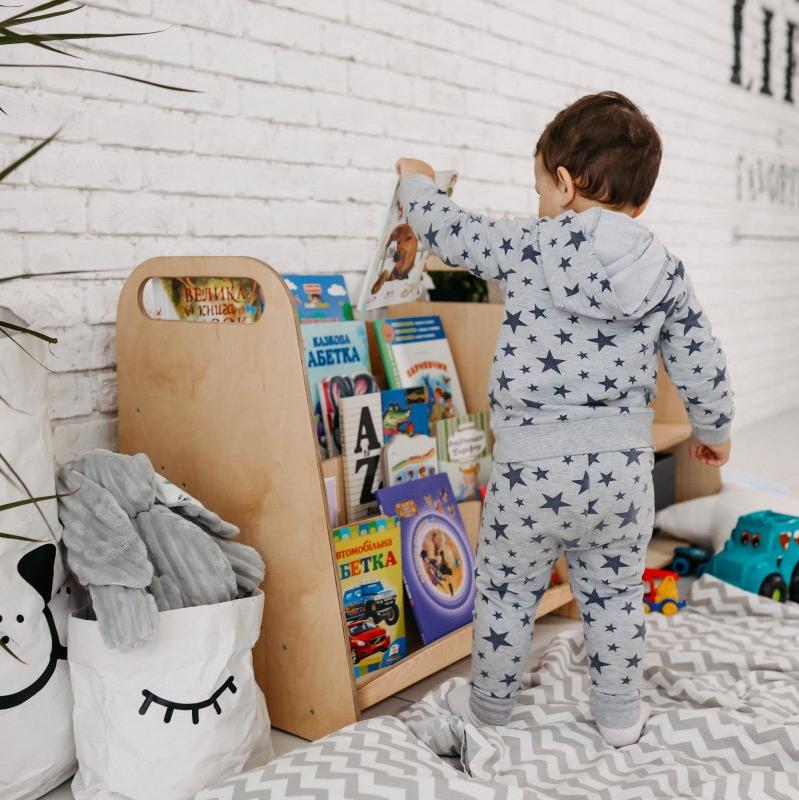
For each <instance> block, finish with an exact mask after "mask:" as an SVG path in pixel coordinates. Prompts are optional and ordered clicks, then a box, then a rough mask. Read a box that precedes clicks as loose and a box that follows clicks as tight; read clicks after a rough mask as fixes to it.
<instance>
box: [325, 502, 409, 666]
mask: <svg viewBox="0 0 799 800" xmlns="http://www.w3.org/2000/svg"><path fill="white" fill-rule="evenodd" d="M331 535H332V537H333V549H334V551H335V554H336V566H337V568H338V578H339V582H340V583H341V604H342V606H343V609H344V618H345V620H346V623H347V630H348V632H349V636H350V651H351V653H352V668H353V672H354V673H355V677H360V676H361V675H365V674H366V673H368V672H372V671H374V670H377V669H380V668H381V667H388V666H390V665H391V664H396V663H397V662H398V661H399V660H400V659H401V658H403V657H404V656H405V654H406V652H407V644H406V639H405V609H404V602H403V593H402V548H401V545H400V527H399V520H398V519H397V518H396V517H393V516H390V517H378V518H376V519H370V520H366V521H364V522H359V523H356V524H353V525H345V526H343V527H341V528H336V529H335V530H334V531H333V532H332V534H331Z"/></svg>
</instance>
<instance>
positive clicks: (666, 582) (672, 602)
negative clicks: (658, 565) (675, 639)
mask: <svg viewBox="0 0 799 800" xmlns="http://www.w3.org/2000/svg"><path fill="white" fill-rule="evenodd" d="M679 577H680V576H679V575H678V574H677V573H676V572H670V571H669V570H666V569H645V570H644V576H643V580H644V583H645V584H646V585H647V592H646V594H645V595H644V612H645V613H647V614H648V613H650V612H651V611H660V613H661V614H665V615H666V616H667V617H670V616H671V615H672V614H676V613H677V612H678V611H679V610H680V609H681V608H682V607H683V606H684V605H685V600H680V592H679V590H678V589H677V580H678V579H679Z"/></svg>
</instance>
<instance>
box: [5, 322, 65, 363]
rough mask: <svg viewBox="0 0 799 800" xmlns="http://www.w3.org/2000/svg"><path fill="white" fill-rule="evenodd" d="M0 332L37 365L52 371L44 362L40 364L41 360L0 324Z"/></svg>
mask: <svg viewBox="0 0 799 800" xmlns="http://www.w3.org/2000/svg"><path fill="white" fill-rule="evenodd" d="M0 333H2V334H3V336H5V337H7V338H8V339H10V340H11V341H12V342H13V343H14V344H15V345H16V346H17V347H18V348H19V349H20V350H22V352H23V353H25V355H26V356H28V358H31V359H33V360H34V361H35V362H36V363H37V364H38V365H39V366H40V367H41V368H42V369H46V370H47V371H48V372H52V371H53V370H51V369H50V367H48V366H47V365H46V364H42V362H41V361H39V359H38V358H36V356H35V355H33V353H31V351H30V350H28V349H27V348H26V347H24V346H23V345H21V344H20V343H19V342H18V341H17V340H16V339H15V338H14V337H13V336H12V335H11V334H10V333H8V332H7V331H6V330H5V329H4V328H3V327H1V326H0Z"/></svg>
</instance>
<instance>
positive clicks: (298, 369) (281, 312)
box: [117, 256, 720, 739]
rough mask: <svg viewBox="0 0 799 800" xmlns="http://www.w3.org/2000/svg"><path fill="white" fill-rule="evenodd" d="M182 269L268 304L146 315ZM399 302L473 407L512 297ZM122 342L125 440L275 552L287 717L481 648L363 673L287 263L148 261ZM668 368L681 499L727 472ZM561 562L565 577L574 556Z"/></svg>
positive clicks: (562, 593) (279, 666) (273, 674)
mask: <svg viewBox="0 0 799 800" xmlns="http://www.w3.org/2000/svg"><path fill="white" fill-rule="evenodd" d="M182 276H200V277H202V276H204V277H216V276H231V277H244V278H252V279H254V280H256V281H257V282H258V283H259V284H260V286H261V288H262V289H263V293H264V298H265V301H266V305H265V310H264V313H263V315H262V317H261V318H260V319H259V320H258V321H257V322H255V323H253V324H249V325H236V324H229V325H210V324H200V323H196V322H183V321H171V320H161V319H151V318H149V317H148V316H147V315H146V313H145V312H144V309H143V307H142V304H141V299H140V298H141V292H142V288H143V286H144V284H145V283H146V281H147V280H148V279H150V278H153V277H182ZM388 313H389V314H390V315H392V316H413V315H420V314H438V315H439V316H440V317H441V319H442V321H443V324H444V328H445V330H446V332H447V337H448V339H449V341H450V346H451V348H452V352H453V356H454V359H455V364H456V366H457V369H458V374H459V377H460V381H461V384H462V388H463V393H464V396H465V399H466V405H467V408H469V410H470V411H480V410H488V398H487V387H488V375H489V371H490V366H491V361H492V355H493V349H494V344H495V341H496V338H497V333H498V330H499V326H500V324H501V320H502V306H501V305H499V304H496V303H409V304H405V305H402V306H395V307H393V308H391V309H388ZM117 347H118V358H117V362H118V378H119V447H120V450H121V452H124V453H137V452H144V453H146V454H147V455H148V456H149V457H150V459H151V461H152V463H153V465H154V466H155V468H156V470H158V471H159V472H161V473H163V474H165V475H167V476H168V477H169V478H170V479H171V480H172V481H173V482H174V483H176V484H177V485H179V486H182V487H185V488H186V490H187V491H188V492H190V493H191V494H193V495H194V496H195V497H197V498H198V499H199V500H201V501H202V502H203V503H204V504H205V505H207V506H208V507H209V508H212V509H214V511H217V512H218V513H219V514H220V515H221V516H222V517H223V518H225V519H229V520H231V521H232V522H234V523H235V524H236V525H238V526H239V528H240V529H241V532H242V533H241V540H242V541H243V542H245V543H246V544H250V545H252V546H253V547H255V548H256V549H258V551H259V552H260V553H261V555H262V556H263V558H264V561H265V562H266V568H267V571H266V578H265V580H264V584H263V589H264V594H265V603H264V617H263V624H262V635H261V637H260V639H259V641H258V643H257V644H256V646H255V649H254V651H253V662H254V665H255V673H256V678H257V680H258V683H259V684H260V686H261V688H262V689H263V691H264V694H265V695H266V699H267V704H268V706H269V713H270V716H271V719H272V723H273V725H274V726H275V727H277V728H281V729H283V730H286V731H289V732H291V733H294V734H297V735H298V736H302V737H304V738H306V739H316V738H319V737H320V736H324V735H325V734H328V733H330V732H332V731H334V730H337V729H338V728H340V727H342V726H344V725H347V724H349V723H352V722H354V721H355V720H357V719H359V717H360V713H361V711H362V710H363V709H364V708H367V707H369V706H371V705H373V704H374V703H376V702H378V701H379V700H381V699H383V698H385V697H388V696H390V695H391V694H393V693H395V692H397V691H399V690H401V689H403V688H405V687H407V686H409V685H411V684H413V683H415V682H416V681H418V680H421V679H422V678H424V677H426V676H428V675H430V674H432V673H434V672H436V671H438V670H440V669H442V668H443V667H445V666H447V665H448V664H451V663H453V662H454V661H456V660H458V659H460V658H463V657H464V656H465V655H466V654H467V653H468V652H469V648H470V642H471V629H470V626H466V627H464V628H461V629H459V630H457V631H455V632H453V633H451V634H450V635H449V636H447V637H445V638H443V639H440V640H438V641H436V642H434V643H432V644H430V645H428V646H427V647H422V646H421V644H420V643H419V642H415V643H413V647H412V648H411V652H410V654H409V655H408V656H407V657H406V658H405V659H404V660H403V661H402V662H400V663H399V664H397V665H395V666H393V667H390V668H388V669H386V670H384V671H379V672H377V673H374V675H368V676H366V677H364V678H360V679H358V680H356V679H355V678H354V676H353V670H352V663H351V658H350V648H349V635H348V631H347V627H346V624H345V620H344V613H343V610H342V608H341V602H340V598H341V594H340V586H339V583H338V578H337V575H336V569H335V555H334V552H333V546H332V541H331V536H330V526H329V524H328V509H327V501H326V495H325V487H324V477H325V476H326V475H330V474H338V471H339V470H340V464H338V463H337V460H336V459H331V460H329V461H325V462H320V460H319V452H318V447H317V443H316V432H315V430H314V425H313V418H312V413H311V408H310V400H309V390H308V384H307V380H306V377H305V366H304V354H303V348H302V341H301V338H300V331H299V325H298V322H297V319H296V315H295V313H294V305H293V301H292V299H291V295H290V293H289V291H288V289H287V288H286V285H285V283H284V282H283V280H282V279H281V277H280V276H279V275H278V273H277V272H275V271H274V270H273V269H271V268H270V267H269V266H267V265H266V264H264V263H262V262H260V261H257V260H255V259H251V258H241V257H227V256H223V257H168V258H156V259H152V260H150V261H147V262H145V263H144V264H141V265H140V266H139V267H137V268H136V269H135V270H134V271H133V272H132V273H131V274H130V276H129V277H128V279H127V280H126V282H125V285H124V287H123V289H122V293H121V295H120V300H119V308H118V314H117ZM374 355H376V354H374ZM374 355H373V359H372V360H373V363H374V364H377V363H379V359H377V358H376V357H374ZM658 382H659V393H658V397H657V398H656V400H655V402H654V403H653V405H652V407H653V410H654V412H655V429H654V432H655V442H656V446H657V448H658V449H659V450H660V449H662V450H669V452H672V453H674V456H675V462H676V469H677V474H676V495H677V499H678V500H684V499H688V498H690V497H697V496H700V495H705V494H710V493H712V492H715V491H718V489H719V487H720V480H719V473H718V470H716V469H712V468H709V467H703V466H702V465H700V464H698V463H697V462H690V461H689V459H688V449H687V447H688V446H687V437H688V435H689V432H690V429H689V428H688V425H687V420H686V416H685V411H684V409H683V407H682V403H681V402H680V400H679V397H678V395H677V392H676V390H675V389H674V387H673V386H672V385H671V384H670V383H669V381H668V378H667V377H666V376H665V372H664V371H663V370H661V374H660V376H659V378H658ZM343 508H344V503H343V497H342V498H341V501H340V502H339V509H340V510H341V509H343ZM461 513H462V516H463V518H464V522H465V524H466V527H467V530H468V531H469V534H470V538H471V540H472V543H473V544H474V542H475V541H476V539H477V529H478V525H479V516H480V506H479V503H477V502H474V501H473V502H471V503H463V504H461ZM344 523H346V520H343V519H341V520H339V524H344ZM672 546H673V544H672V542H669V541H667V540H664V539H660V540H655V542H653V545H652V546H650V557H652V558H655V559H656V560H657V563H658V564H660V565H662V564H663V563H666V562H665V561H664V559H666V557H667V555H669V557H670V549H671V547H672ZM557 569H558V572H559V574H560V575H561V579H562V580H563V579H564V578H565V577H566V571H565V564H564V563H563V562H562V561H560V562H559V563H558V564H557ZM571 602H572V600H571V594H570V593H569V589H568V585H567V584H566V583H564V584H563V585H560V586H556V587H554V588H552V589H550V590H549V591H548V592H547V593H546V594H545V595H544V598H543V599H542V602H541V606H540V608H539V616H541V615H544V614H547V613H551V612H552V611H554V610H557V609H559V608H564V607H565V608H566V609H568V606H569V604H570V603H571ZM411 617H412V614H410V613H409V614H408V620H409V622H410V620H411ZM409 627H412V626H411V625H409Z"/></svg>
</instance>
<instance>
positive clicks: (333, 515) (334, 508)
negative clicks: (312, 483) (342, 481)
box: [325, 475, 338, 528]
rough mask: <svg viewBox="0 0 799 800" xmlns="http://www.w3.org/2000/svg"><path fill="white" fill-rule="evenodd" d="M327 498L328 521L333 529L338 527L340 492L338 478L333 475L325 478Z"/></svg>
mask: <svg viewBox="0 0 799 800" xmlns="http://www.w3.org/2000/svg"><path fill="white" fill-rule="evenodd" d="M325 497H326V498H327V521H328V523H329V525H330V527H331V528H337V527H338V492H337V491H336V478H335V477H334V476H333V475H331V476H330V477H329V478H325Z"/></svg>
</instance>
